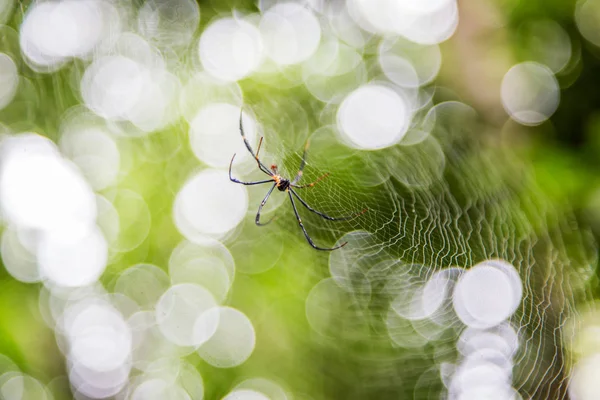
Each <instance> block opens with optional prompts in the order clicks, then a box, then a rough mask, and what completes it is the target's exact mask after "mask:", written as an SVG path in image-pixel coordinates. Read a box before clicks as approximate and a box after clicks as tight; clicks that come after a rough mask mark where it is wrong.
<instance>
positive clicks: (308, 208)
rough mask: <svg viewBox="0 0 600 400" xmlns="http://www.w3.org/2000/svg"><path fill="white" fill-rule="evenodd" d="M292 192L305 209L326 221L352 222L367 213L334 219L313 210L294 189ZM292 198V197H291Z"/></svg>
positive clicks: (362, 212)
mask: <svg viewBox="0 0 600 400" xmlns="http://www.w3.org/2000/svg"><path fill="white" fill-rule="evenodd" d="M290 192H291V193H292V194H293V195H294V196H296V198H297V199H298V200H300V203H302V205H303V206H304V207H306V209H307V210H308V211H310V212H313V213H315V214H317V215H318V216H320V217H323V218H325V219H328V220H330V221H348V220H351V219H354V218H356V217H358V216H359V215H362V214H364V213H365V212H366V211H367V210H366V209H364V210H362V211H361V212H359V213H358V214H355V215H349V216H347V217H337V218H334V217H330V216H329V215H327V214H325V213H322V212H320V211H317V210H315V209H314V208H312V207H311V206H309V205H308V203H306V201H304V200H303V199H302V197H300V196H298V194H297V193H296V192H295V191H294V190H293V189H290ZM290 196H291V195H290Z"/></svg>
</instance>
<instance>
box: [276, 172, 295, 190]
mask: <svg viewBox="0 0 600 400" xmlns="http://www.w3.org/2000/svg"><path fill="white" fill-rule="evenodd" d="M276 176H277V180H276V185H277V186H276V187H277V189H279V191H280V192H285V191H286V190H288V189H289V188H290V186H291V185H292V183H291V182H290V181H289V179H285V178H282V177H280V176H279V175H276ZM273 178H275V177H273Z"/></svg>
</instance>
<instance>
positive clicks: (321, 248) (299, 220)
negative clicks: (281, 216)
mask: <svg viewBox="0 0 600 400" xmlns="http://www.w3.org/2000/svg"><path fill="white" fill-rule="evenodd" d="M290 192H291V191H288V196H290V201H291V202H292V207H293V208H294V214H296V219H297V220H298V224H299V225H300V228H302V232H303V233H304V237H305V238H306V240H307V241H308V244H310V245H311V246H312V247H313V248H314V249H316V250H322V251H332V250H337V249H339V248H340V247H344V246H345V245H347V244H348V242H344V243H342V244H340V245H339V246H335V247H331V248H323V247H319V246H317V245H316V244H315V243H314V242H313V241H312V239H311V238H310V236H309V235H308V232H306V228H305V227H304V225H303V224H302V219H301V218H300V215H298V209H297V208H296V203H294V198H293V197H292V193H290Z"/></svg>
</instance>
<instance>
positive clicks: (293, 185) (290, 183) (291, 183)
mask: <svg viewBox="0 0 600 400" xmlns="http://www.w3.org/2000/svg"><path fill="white" fill-rule="evenodd" d="M240 134H241V135H242V139H243V140H244V144H245V145H246V148H247V149H248V151H249V152H250V154H252V157H254V159H255V160H256V163H257V164H258V169H260V170H261V171H262V172H263V173H265V174H267V175H269V179H266V180H263V181H256V182H242V181H240V180H238V179H236V178H234V177H232V176H231V167H232V166H233V160H234V159H235V154H233V157H232V158H231V162H230V163H229V179H230V180H231V181H232V182H235V183H239V184H242V185H262V184H265V183H269V182H274V183H273V186H271V189H269V191H268V192H267V194H266V196H265V198H264V199H263V200H262V201H261V202H260V206H258V212H257V213H256V219H255V222H256V225H258V226H264V225H268V224H269V223H270V222H271V221H273V218H271V219H270V220H269V221H267V222H266V223H261V222H260V212H261V211H262V208H263V206H264V205H265V204H266V203H267V200H268V199H269V196H271V193H273V190H274V189H275V188H277V189H278V190H279V191H280V192H286V193H287V194H288V196H289V198H290V201H291V202H292V208H293V209H294V214H295V215H296V219H297V220H298V224H299V225H300V228H301V229H302V232H303V233H304V237H306V240H307V241H308V243H309V244H310V245H311V246H312V247H313V248H314V249H316V250H322V251H332V250H337V249H339V248H341V247H344V246H345V245H346V244H348V242H344V243H342V244H340V245H338V246H335V247H331V248H324V247H319V246H317V245H316V244H315V243H314V242H313V240H312V238H311V237H310V235H309V234H308V232H306V228H305V227H304V225H303V224H302V219H301V218H300V215H299V214H298V209H297V208H296V202H295V201H294V197H295V198H296V199H298V201H299V202H300V203H301V204H302V205H303V206H304V207H306V209H307V210H308V211H310V212H313V213H315V214H317V215H318V216H320V217H322V218H324V219H327V220H329V221H347V220H350V219H353V218H356V217H358V216H359V215H361V214H363V213H365V212H366V211H367V210H366V209H364V210H362V211H361V212H360V213H358V214H355V215H351V216H348V217H338V218H334V217H330V216H329V215H327V214H325V213H322V212H320V211H317V210H315V209H314V208H312V207H311V206H309V205H308V203H307V202H306V201H304V200H303V199H302V197H300V196H299V195H298V193H296V191H295V190H294V189H304V188H310V187H313V186H315V184H317V183H318V182H320V181H321V180H323V179H325V178H327V177H328V176H329V173H326V174H324V175H322V176H320V177H319V178H317V180H315V181H314V182H311V183H308V184H305V185H298V184H297V183H298V182H299V181H300V178H302V173H303V170H304V166H305V165H306V152H307V150H308V146H309V142H308V141H307V142H306V145H305V146H304V154H303V155H302V160H301V161H300V168H299V169H298V173H297V174H296V177H295V178H294V179H293V180H290V179H287V178H284V177H282V176H281V175H279V173H278V172H277V165H275V164H273V165H271V168H270V169H269V168H267V167H266V166H265V165H264V164H263V163H262V161H260V159H259V158H258V153H259V152H260V146H261V145H262V141H263V138H262V137H261V138H260V141H259V142H258V149H257V150H256V154H254V151H253V150H252V146H250V143H249V142H248V140H247V139H246V135H245V134H244V127H243V124H242V114H241V113H240Z"/></svg>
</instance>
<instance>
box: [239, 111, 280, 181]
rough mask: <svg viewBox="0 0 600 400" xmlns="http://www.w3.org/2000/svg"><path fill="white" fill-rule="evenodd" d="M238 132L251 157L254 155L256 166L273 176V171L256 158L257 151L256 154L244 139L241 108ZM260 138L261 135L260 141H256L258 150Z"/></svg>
mask: <svg viewBox="0 0 600 400" xmlns="http://www.w3.org/2000/svg"><path fill="white" fill-rule="evenodd" d="M240 134H241V135H242V139H243V140H244V144H245V145H246V148H247V149H248V151H249V152H250V154H252V157H254V159H255V160H256V163H257V164H258V168H259V169H260V170H261V171H262V172H264V173H265V174H267V175H269V176H273V173H272V172H271V171H269V168H267V167H266V166H265V165H264V164H263V163H262V162H261V161H260V159H259V158H258V152H256V154H255V153H254V150H252V146H250V142H248V139H246V134H245V133H244V125H243V123H242V110H240ZM262 140H263V139H262V137H261V138H260V142H259V143H258V150H259V151H260V145H261V144H262Z"/></svg>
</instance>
